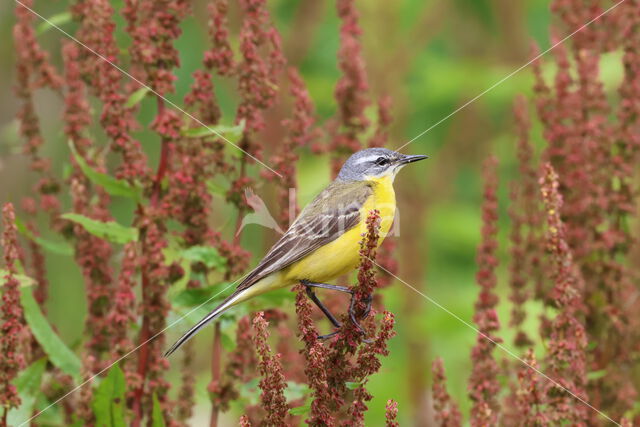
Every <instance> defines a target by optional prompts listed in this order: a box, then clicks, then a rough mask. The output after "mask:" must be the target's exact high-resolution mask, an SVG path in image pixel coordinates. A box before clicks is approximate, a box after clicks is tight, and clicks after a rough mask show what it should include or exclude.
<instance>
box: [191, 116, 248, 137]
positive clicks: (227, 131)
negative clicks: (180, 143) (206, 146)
mask: <svg viewBox="0 0 640 427" xmlns="http://www.w3.org/2000/svg"><path fill="white" fill-rule="evenodd" d="M242 132H244V120H242V121H241V122H240V124H239V125H237V126H225V125H217V126H202V127H197V128H191V129H184V130H183V131H182V135H183V136H186V137H187V138H202V137H205V136H210V135H216V136H223V137H224V138H226V139H228V140H229V141H231V142H236V141H238V140H239V139H240V137H241V136H242Z"/></svg>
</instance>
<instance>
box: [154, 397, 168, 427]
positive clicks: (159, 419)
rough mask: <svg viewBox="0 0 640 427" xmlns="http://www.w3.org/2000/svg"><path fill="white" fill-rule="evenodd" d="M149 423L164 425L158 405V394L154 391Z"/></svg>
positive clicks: (155, 425)
mask: <svg viewBox="0 0 640 427" xmlns="http://www.w3.org/2000/svg"><path fill="white" fill-rule="evenodd" d="M151 425H152V426H153V427H165V424H164V416H163V415H162V408H161V407H160V402H159V401H158V396H157V395H156V394H155V393H153V411H152V412H151Z"/></svg>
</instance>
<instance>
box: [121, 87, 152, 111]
mask: <svg viewBox="0 0 640 427" xmlns="http://www.w3.org/2000/svg"><path fill="white" fill-rule="evenodd" d="M147 93H149V88H148V87H146V86H143V87H141V88H140V89H138V90H136V91H135V92H133V93H132V94H131V95H130V96H129V99H127V102H126V103H125V104H124V106H125V107H127V108H131V107H134V106H136V105H138V104H139V103H140V101H142V100H143V99H144V97H145V96H147Z"/></svg>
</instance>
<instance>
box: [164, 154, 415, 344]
mask: <svg viewBox="0 0 640 427" xmlns="http://www.w3.org/2000/svg"><path fill="white" fill-rule="evenodd" d="M426 158H427V156H423V155H415V156H411V155H405V154H401V153H397V152H395V151H391V150H387V149H385V148H368V149H366V150H361V151H358V152H357V153H355V154H353V155H352V156H351V157H349V159H347V161H346V162H345V164H344V165H343V166H342V169H341V170H340V173H339V174H338V176H337V177H336V179H335V180H334V181H333V182H332V183H331V184H329V186H327V188H325V189H324V190H323V191H322V192H321V193H320V194H319V195H318V196H317V197H316V198H315V199H314V200H313V201H312V202H311V203H310V204H309V205H307V207H305V208H304V209H303V210H302V212H300V215H299V216H298V218H297V219H296V220H295V221H294V222H293V224H291V226H290V227H289V229H288V230H287V232H286V233H285V234H284V235H283V236H282V238H281V239H280V240H278V242H277V243H276V244H275V245H274V246H273V247H272V248H271V249H270V250H269V252H268V253H267V255H266V256H265V257H264V258H263V260H262V261H261V262H260V263H259V264H258V266H257V267H256V268H255V269H254V270H253V271H251V273H249V274H248V275H247V276H246V277H245V278H244V280H243V281H242V282H241V283H240V284H239V285H238V287H237V288H236V290H235V292H233V293H232V294H231V295H230V296H229V297H228V298H226V299H225V300H224V301H223V302H222V303H221V304H220V305H219V306H218V307H217V308H216V309H215V310H213V311H212V312H211V313H209V314H208V315H207V316H205V317H204V318H203V319H202V320H200V321H199V322H198V323H197V324H196V325H195V326H193V327H192V328H191V329H189V331H188V332H187V333H185V334H184V335H183V336H182V337H181V338H180V339H179V340H178V341H176V342H175V344H173V345H172V346H171V348H170V349H169V350H168V351H167V353H166V354H165V355H166V356H169V355H170V354H171V353H173V352H174V351H175V350H177V349H178V347H180V346H181V345H182V344H184V343H185V342H186V341H187V340H188V339H189V338H191V337H192V336H194V335H195V334H196V333H197V332H198V331H199V330H200V329H201V328H202V327H203V326H204V325H206V324H207V323H209V322H210V321H212V320H214V319H215V318H217V317H218V316H220V315H221V314H222V313H224V312H225V311H226V310H228V309H229V308H230V307H233V306H234V305H236V304H239V303H241V302H243V301H246V300H248V299H249V298H252V297H254V296H256V295H260V294H263V293H265V292H268V291H270V290H274V289H279V288H283V287H288V286H293V285H294V284H296V283H302V284H304V285H305V286H306V287H307V294H308V295H309V297H310V298H311V299H312V300H313V302H314V303H315V304H316V305H318V307H319V308H320V309H321V310H322V311H323V313H324V314H325V315H326V316H327V317H328V318H329V320H330V321H331V322H332V323H333V324H334V326H336V327H339V326H340V323H339V322H338V321H337V320H336V319H335V317H333V316H332V315H331V313H330V312H329V311H328V310H327V309H326V307H324V306H323V305H322V303H321V302H320V300H319V299H318V298H317V296H316V295H315V293H314V292H313V289H312V288H314V287H318V288H325V289H333V290H338V291H343V292H350V289H349V288H346V287H343V286H336V285H329V284H326V282H327V281H330V280H332V279H335V278H336V277H338V276H341V275H343V274H346V273H348V272H349V271H351V270H353V269H354V268H355V267H356V266H357V265H358V263H359V249H360V240H362V235H363V233H364V232H365V231H366V224H365V221H366V219H367V216H368V214H369V212H370V211H371V210H373V209H377V210H378V211H380V218H381V221H380V232H379V233H380V238H379V240H378V245H380V244H381V243H382V241H383V239H384V237H385V236H386V235H387V233H388V232H389V229H390V228H391V224H392V222H393V217H394V215H395V210H396V199H395V192H394V190H393V180H394V178H395V176H396V174H397V173H398V171H399V170H400V169H401V168H402V167H403V166H405V165H407V164H409V163H412V162H415V161H418V160H422V159H426ZM330 335H333V334H330Z"/></svg>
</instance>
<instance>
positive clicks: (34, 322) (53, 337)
mask: <svg viewBox="0 0 640 427" xmlns="http://www.w3.org/2000/svg"><path fill="white" fill-rule="evenodd" d="M20 301H21V303H22V308H23V309H24V317H25V319H26V320H27V323H28V324H29V327H30V328H31V332H32V333H33V336H34V337H35V338H36V340H37V341H38V342H39V343H40V345H41V346H42V349H43V350H44V352H45V353H47V355H48V356H49V360H50V361H51V363H53V364H54V365H55V366H57V367H58V368H60V370H61V371H62V372H64V373H66V374H69V375H71V376H73V377H78V376H79V375H80V359H78V356H76V355H75V353H74V352H72V351H71V350H70V349H69V347H67V346H66V344H65V343H64V342H63V341H62V340H61V339H60V337H58V335H57V334H56V333H55V332H54V330H53V329H52V328H51V325H49V322H48V321H47V319H46V318H45V317H44V315H43V314H42V311H40V306H39V305H38V303H37V302H36V300H35V298H34V297H33V293H32V292H31V291H30V290H25V291H24V292H22V293H21V295H20Z"/></svg>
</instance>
